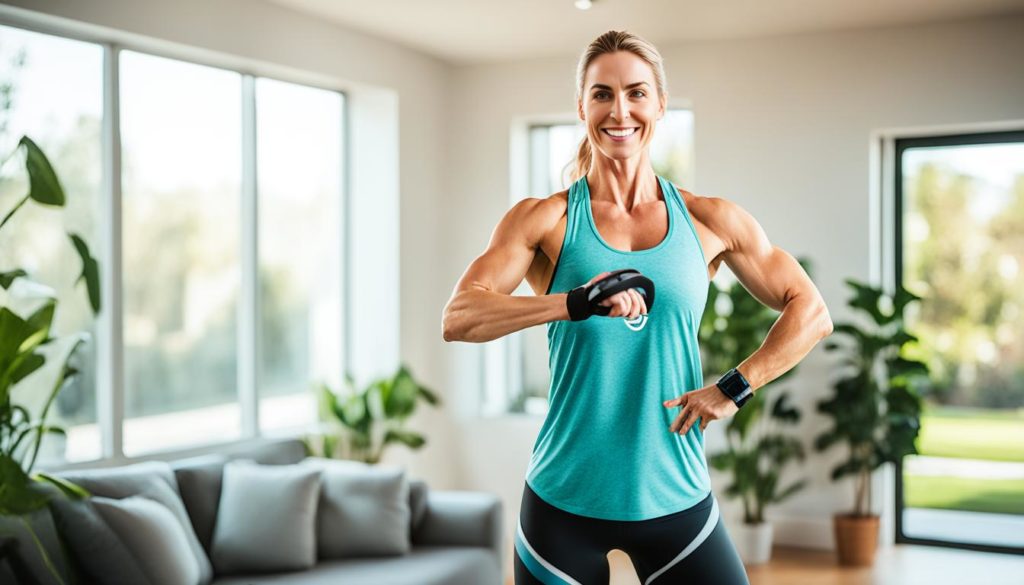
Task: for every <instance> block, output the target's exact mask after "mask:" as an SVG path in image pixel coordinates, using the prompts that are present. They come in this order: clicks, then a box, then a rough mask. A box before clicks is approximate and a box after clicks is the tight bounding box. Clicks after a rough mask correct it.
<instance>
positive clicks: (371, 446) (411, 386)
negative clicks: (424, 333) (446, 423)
mask: <svg viewBox="0 0 1024 585" xmlns="http://www.w3.org/2000/svg"><path fill="white" fill-rule="evenodd" d="M345 383H346V386H347V389H348V392H347V394H346V395H344V396H339V395H337V394H335V393H334V391H332V390H331V389H330V388H329V387H328V386H327V385H326V384H320V387H319V391H320V412H321V417H322V418H325V419H327V420H328V422H329V423H330V424H332V425H333V426H334V429H336V430H335V432H329V433H324V434H321V435H319V436H316V437H310V438H308V439H307V440H306V449H307V451H308V452H309V454H316V455H322V456H324V457H330V458H335V457H337V458H343V459H354V460H356V461H362V462H364V463H378V462H380V460H381V457H382V456H383V454H384V449H385V447H387V446H388V445H389V444H391V443H402V444H404V445H406V446H407V447H409V448H411V449H419V448H420V447H422V446H423V445H424V444H426V438H424V437H423V436H422V435H420V434H418V433H415V432H412V431H410V430H407V429H405V428H404V427H405V421H406V419H408V418H409V416H411V415H412V413H413V412H414V411H415V410H416V406H417V404H418V403H419V401H420V400H421V399H422V400H425V401H426V402H428V403H429V404H431V405H435V406H436V405H437V404H439V403H440V399H438V397H437V395H436V394H435V393H434V392H433V391H431V390H430V389H429V388H427V387H425V386H423V385H422V384H420V383H419V382H417V381H416V380H415V378H413V376H412V374H411V373H410V372H409V369H408V368H407V367H406V366H405V365H402V366H400V367H399V368H398V371H397V372H396V373H395V375H394V376H392V377H390V378H380V379H377V380H375V381H373V382H371V383H370V384H369V385H367V386H366V388H364V389H363V390H362V391H361V392H356V390H355V382H354V380H353V379H352V376H351V375H350V374H346V375H345Z"/></svg>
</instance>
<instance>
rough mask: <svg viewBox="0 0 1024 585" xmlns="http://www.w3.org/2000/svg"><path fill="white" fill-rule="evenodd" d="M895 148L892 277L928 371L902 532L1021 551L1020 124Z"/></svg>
mask: <svg viewBox="0 0 1024 585" xmlns="http://www.w3.org/2000/svg"><path fill="white" fill-rule="evenodd" d="M895 144H896V185H895V186H896V191H895V192H896V200H895V201H896V219H897V221H896V230H897V232H896V238H895V242H896V247H897V250H896V278H897V282H902V283H903V285H904V286H905V287H906V288H907V289H909V290H910V291H911V292H914V293H915V294H917V295H919V296H922V297H923V299H922V300H921V301H920V302H919V303H917V304H916V305H912V306H911V308H910V309H909V310H908V315H906V322H907V329H908V331H910V332H911V333H913V334H915V335H917V336H918V338H919V343H918V344H916V345H917V347H916V351H918V352H919V355H916V356H915V357H917V358H918V359H922V360H923V361H926V362H927V363H928V364H929V366H930V370H931V377H930V380H929V384H928V388H927V394H926V396H925V399H926V405H925V412H924V415H923V420H922V424H921V434H920V437H919V438H918V443H917V446H918V451H919V455H916V456H908V457H906V458H905V459H904V461H903V462H902V464H901V465H900V466H899V468H898V472H897V488H896V489H897V494H896V502H897V539H898V540H900V541H902V542H917V543H925V544H936V545H945V546H960V547H965V548H976V549H982V550H1001V551H1011V552H1024V338H1022V337H1021V335H1020V332H1021V331H1024V271H1022V268H1024V132H1020V131H1019V132H1000V133H987V134H972V135H960V136H944V137H937V138H914V139H901V140H896V143H895Z"/></svg>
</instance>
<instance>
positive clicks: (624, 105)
mask: <svg viewBox="0 0 1024 585" xmlns="http://www.w3.org/2000/svg"><path fill="white" fill-rule="evenodd" d="M612 117H613V118H616V119H619V120H625V119H626V118H628V117H629V105H628V102H627V101H626V100H624V99H622V96H621V95H620V96H618V97H616V98H615V107H614V108H613V109H612Z"/></svg>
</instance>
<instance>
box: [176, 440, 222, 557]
mask: <svg viewBox="0 0 1024 585" xmlns="http://www.w3.org/2000/svg"><path fill="white" fill-rule="evenodd" d="M227 461H228V458H227V457H225V456H224V455H205V456H202V457H193V458H190V459H181V460H179V461H174V462H172V463H171V467H172V469H174V477H175V478H176V479H177V480H178V489H179V490H180V491H181V501H182V502H183V503H184V504H185V509H186V510H188V516H189V519H190V520H191V521H192V527H193V528H194V529H195V531H196V537H198V538H199V543H200V544H202V545H203V549H204V550H205V551H206V552H207V554H209V552H210V545H211V544H212V542H213V527H214V525H215V524H216V522H217V506H218V505H219V504H220V490H221V478H222V474H223V472H224V464H225V463H227Z"/></svg>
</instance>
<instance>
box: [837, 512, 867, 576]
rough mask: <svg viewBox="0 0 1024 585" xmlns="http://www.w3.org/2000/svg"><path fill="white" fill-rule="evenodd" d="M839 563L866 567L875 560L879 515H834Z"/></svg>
mask: <svg viewBox="0 0 1024 585" xmlns="http://www.w3.org/2000/svg"><path fill="white" fill-rule="evenodd" d="M832 526H833V528H834V529H835V536H836V551H837V552H838V553H839V564H840V565H844V566H849V567H866V566H870V565H871V564H873V563H874V562H875V550H877V549H878V516H853V515H851V514H836V515H835V516H833V517H832Z"/></svg>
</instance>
